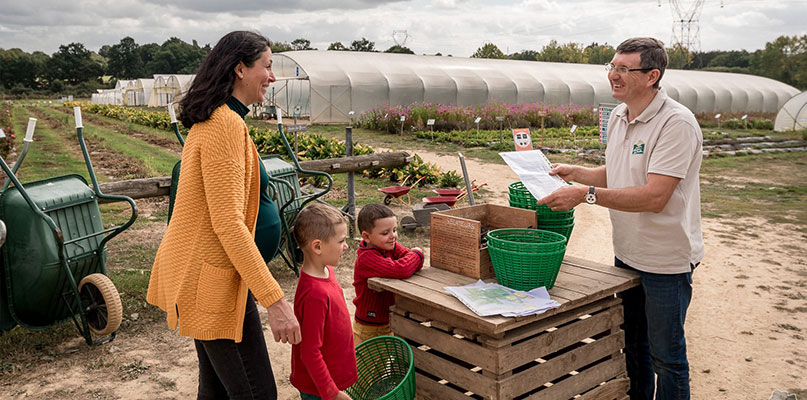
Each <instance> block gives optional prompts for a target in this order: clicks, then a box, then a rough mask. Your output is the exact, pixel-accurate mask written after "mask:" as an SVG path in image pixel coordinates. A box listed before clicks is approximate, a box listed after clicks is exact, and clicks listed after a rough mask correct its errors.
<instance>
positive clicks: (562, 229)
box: [538, 222, 574, 242]
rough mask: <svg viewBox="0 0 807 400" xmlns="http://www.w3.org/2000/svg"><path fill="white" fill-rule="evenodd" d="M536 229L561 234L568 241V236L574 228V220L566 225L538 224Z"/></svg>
mask: <svg viewBox="0 0 807 400" xmlns="http://www.w3.org/2000/svg"><path fill="white" fill-rule="evenodd" d="M538 229H542V230H545V231H550V232H555V233H559V234H561V235H563V236H564V237H565V238H566V241H567V242H568V241H569V238H570V237H571V236H572V230H573V229H574V222H572V223H570V224H566V225H552V224H549V225H545V224H541V223H539V224H538Z"/></svg>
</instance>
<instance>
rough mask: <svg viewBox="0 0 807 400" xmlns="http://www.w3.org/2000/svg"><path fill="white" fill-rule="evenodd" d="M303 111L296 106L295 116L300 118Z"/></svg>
mask: <svg viewBox="0 0 807 400" xmlns="http://www.w3.org/2000/svg"><path fill="white" fill-rule="evenodd" d="M301 111H302V108H300V106H294V116H295V117H299V116H300V112H301ZM351 112H352V111H351Z"/></svg>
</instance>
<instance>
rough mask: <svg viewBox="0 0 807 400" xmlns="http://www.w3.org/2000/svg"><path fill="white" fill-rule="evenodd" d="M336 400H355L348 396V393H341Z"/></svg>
mask: <svg viewBox="0 0 807 400" xmlns="http://www.w3.org/2000/svg"><path fill="white" fill-rule="evenodd" d="M334 400H353V399H351V398H350V396H348V395H347V393H345V392H343V391H339V393H338V394H337V395H336V397H334Z"/></svg>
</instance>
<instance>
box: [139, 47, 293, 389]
mask: <svg viewBox="0 0 807 400" xmlns="http://www.w3.org/2000/svg"><path fill="white" fill-rule="evenodd" d="M274 81H275V77H274V75H273V73H272V51H271V50H270V49H269V40H268V39H266V38H265V37H263V36H261V35H259V34H257V33H253V32H243V31H237V32H231V33H229V34H227V35H225V36H224V37H223V38H221V40H219V42H218V43H217V44H216V46H215V47H214V48H213V50H212V51H211V52H210V54H208V56H207V58H206V59H205V60H204V62H203V63H202V66H201V67H200V69H199V71H198V73H197V74H196V77H195V78H194V80H193V83H192V84H191V88H190V90H188V93H187V94H185V96H184V97H183V98H182V100H181V102H180V106H181V110H180V117H179V119H180V120H181V121H182V124H183V125H185V126H186V127H188V128H190V132H189V133H188V138H187V142H186V143H185V147H184V148H183V150H182V167H181V170H180V176H181V179H180V180H179V186H178V188H177V195H176V203H175V206H174V211H173V215H172V216H171V223H170V224H169V225H168V229H167V230H166V232H165V236H164V237H163V240H162V243H161V244H160V248H159V249H158V250H157V256H156V259H155V260H154V266H153V268H152V274H151V280H150V282H149V289H148V295H147V300H148V302H149V303H151V304H154V305H156V306H158V307H160V308H161V309H163V310H164V311H165V312H166V313H167V320H168V325H169V326H170V327H171V328H172V329H176V328H177V325H178V326H179V334H180V335H183V336H188V337H191V338H193V339H194V342H195V345H196V352H197V355H198V357H199V392H198V398H199V399H208V398H209V399H220V398H230V399H242V398H247V399H253V398H256V399H258V398H260V399H267V398H269V399H275V398H277V388H276V386H275V381H274V375H273V373H272V367H271V364H270V362H269V355H268V352H267V350H266V343H265V341H264V338H263V332H262V329H261V321H260V317H259V315H258V310H257V307H256V304H255V302H256V301H257V302H258V303H260V304H261V305H263V306H264V307H266V310H267V312H268V314H269V325H270V327H271V329H272V333H273V334H274V339H275V341H282V342H283V343H292V344H296V343H299V341H300V327H299V325H298V323H297V319H296V318H295V317H294V312H293V310H292V308H291V306H290V305H289V303H288V302H287V301H286V300H285V299H284V297H283V290H282V289H281V288H280V286H279V285H278V283H277V282H276V281H275V279H274V278H273V277H272V274H271V273H270V272H269V269H268V268H267V267H266V262H267V261H268V260H269V259H271V258H272V257H273V256H274V254H275V252H276V250H277V247H278V241H279V238H280V224H279V217H278V215H277V209H276V208H275V206H274V204H273V203H271V199H270V198H269V196H268V195H267V192H266V186H267V185H268V176H267V175H266V171H265V170H264V168H263V166H262V163H261V162H260V159H259V157H258V152H257V150H256V148H255V144H254V143H253V142H252V139H251V138H250V136H249V132H248V130H247V126H246V124H245V123H244V120H243V117H244V115H246V113H247V112H248V108H247V106H248V105H250V104H253V103H256V102H261V101H263V99H264V95H265V94H266V89H267V87H268V86H269V84H270V83H272V82H274ZM256 240H257V243H256Z"/></svg>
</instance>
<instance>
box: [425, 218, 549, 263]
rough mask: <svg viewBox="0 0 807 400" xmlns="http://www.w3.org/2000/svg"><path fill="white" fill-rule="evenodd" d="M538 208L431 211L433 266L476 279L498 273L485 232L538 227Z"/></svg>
mask: <svg viewBox="0 0 807 400" xmlns="http://www.w3.org/2000/svg"><path fill="white" fill-rule="evenodd" d="M536 226H537V217H536V214H535V211H533V210H524V209H521V208H513V207H507V206H499V205H494V204H482V205H478V206H471V207H464V208H457V209H453V210H448V211H440V212H436V213H432V214H431V249H430V252H431V258H430V263H431V266H432V267H436V268H442V269H445V270H448V271H451V272H456V273H458V274H461V275H465V276H469V277H472V278H482V279H484V278H489V277H493V276H495V273H494V272H493V266H492V265H491V263H490V255H489V254H488V248H487V244H486V243H485V244H484V245H483V243H482V234H483V232H487V231H489V230H494V229H501V228H535V227H536Z"/></svg>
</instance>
